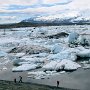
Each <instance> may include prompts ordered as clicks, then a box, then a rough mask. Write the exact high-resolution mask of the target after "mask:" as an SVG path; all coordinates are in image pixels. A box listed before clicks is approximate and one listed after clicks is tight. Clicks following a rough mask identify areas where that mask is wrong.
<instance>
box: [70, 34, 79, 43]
mask: <svg viewBox="0 0 90 90" xmlns="http://www.w3.org/2000/svg"><path fill="white" fill-rule="evenodd" d="M78 37H79V34H78V33H76V32H71V33H70V34H69V37H68V38H69V41H68V42H69V43H73V44H74V43H75V42H76V40H77V39H78Z"/></svg>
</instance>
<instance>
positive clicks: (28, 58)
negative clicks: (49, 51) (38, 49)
mask: <svg viewBox="0 0 90 90" xmlns="http://www.w3.org/2000/svg"><path fill="white" fill-rule="evenodd" d="M20 59H21V60H24V61H28V62H29V63H30V62H31V63H43V62H44V58H37V57H30V56H23V57H22V58H20Z"/></svg>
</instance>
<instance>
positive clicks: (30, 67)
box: [12, 64, 38, 71]
mask: <svg viewBox="0 0 90 90" xmlns="http://www.w3.org/2000/svg"><path fill="white" fill-rule="evenodd" d="M37 67H38V65H36V64H22V65H21V66H18V67H14V68H13V69H12V71H28V70H33V69H36V68H37Z"/></svg>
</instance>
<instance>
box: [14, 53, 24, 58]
mask: <svg viewBox="0 0 90 90" xmlns="http://www.w3.org/2000/svg"><path fill="white" fill-rule="evenodd" d="M24 55H25V53H16V55H15V56H16V57H22V56H24Z"/></svg>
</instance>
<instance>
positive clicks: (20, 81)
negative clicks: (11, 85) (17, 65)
mask: <svg viewBox="0 0 90 90" xmlns="http://www.w3.org/2000/svg"><path fill="white" fill-rule="evenodd" d="M14 82H15V83H16V82H17V80H16V78H14ZM19 83H22V76H19Z"/></svg>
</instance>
